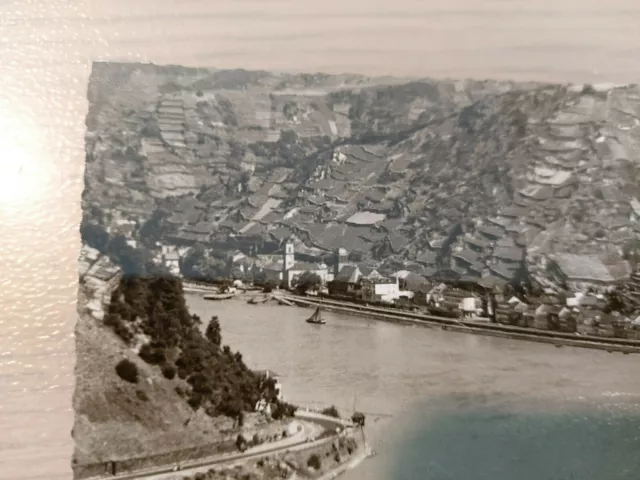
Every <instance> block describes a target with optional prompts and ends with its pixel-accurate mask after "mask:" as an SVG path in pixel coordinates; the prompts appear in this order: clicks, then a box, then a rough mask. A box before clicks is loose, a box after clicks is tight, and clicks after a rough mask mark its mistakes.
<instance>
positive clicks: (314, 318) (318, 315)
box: [307, 307, 327, 325]
mask: <svg viewBox="0 0 640 480" xmlns="http://www.w3.org/2000/svg"><path fill="white" fill-rule="evenodd" d="M307 323H312V324H314V325H324V324H325V323H327V321H326V320H325V319H324V318H322V311H321V310H320V307H318V308H316V311H315V312H313V315H311V316H310V317H309V318H307Z"/></svg>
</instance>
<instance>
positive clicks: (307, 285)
mask: <svg viewBox="0 0 640 480" xmlns="http://www.w3.org/2000/svg"><path fill="white" fill-rule="evenodd" d="M291 283H292V286H293V287H294V288H295V289H296V290H297V291H298V292H299V293H306V292H308V291H309V290H317V289H318V288H320V286H321V285H322V278H320V276H319V275H318V274H317V273H314V272H304V273H302V274H300V275H297V276H295V277H294V278H293V281H292V282H291Z"/></svg>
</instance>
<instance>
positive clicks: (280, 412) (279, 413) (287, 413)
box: [271, 402, 298, 420]
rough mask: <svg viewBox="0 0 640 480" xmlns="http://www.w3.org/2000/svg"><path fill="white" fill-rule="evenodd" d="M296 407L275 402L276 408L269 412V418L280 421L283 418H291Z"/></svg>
mask: <svg viewBox="0 0 640 480" xmlns="http://www.w3.org/2000/svg"><path fill="white" fill-rule="evenodd" d="M297 409H298V407H296V406H294V405H291V404H289V403H286V402H277V403H276V407H275V408H274V409H273V411H272V412H271V418H273V419H274V420H280V419H282V418H285V417H293V416H294V414H295V413H296V410H297Z"/></svg>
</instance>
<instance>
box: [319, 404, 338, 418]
mask: <svg viewBox="0 0 640 480" xmlns="http://www.w3.org/2000/svg"><path fill="white" fill-rule="evenodd" d="M320 413H321V414H322V415H327V416H328V417H333V418H340V412H338V409H337V408H336V407H335V406H334V405H331V406H330V407H328V408H325V409H324V410H322V411H321V412H320Z"/></svg>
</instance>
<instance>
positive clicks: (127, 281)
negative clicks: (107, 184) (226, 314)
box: [105, 276, 295, 419]
mask: <svg viewBox="0 0 640 480" xmlns="http://www.w3.org/2000/svg"><path fill="white" fill-rule="evenodd" d="M105 323H106V324H107V325H110V326H112V327H113V328H114V330H115V332H116V333H117V334H118V335H119V336H120V337H122V339H123V340H124V341H125V342H131V341H132V340H133V337H134V335H135V334H136V333H137V332H140V333H144V334H146V335H147V337H148V338H149V343H148V344H146V345H145V346H144V347H143V348H142V349H141V350H140V357H141V358H142V359H143V360H144V361H146V362H147V363H150V364H152V365H159V366H160V368H161V369H162V373H163V375H164V376H165V377H166V378H173V377H174V376H175V375H176V373H177V375H178V376H179V377H180V378H181V379H183V380H186V382H187V383H188V384H189V385H190V389H188V391H186V392H185V397H186V400H187V401H188V402H189V404H190V405H191V406H192V407H193V408H194V409H197V408H200V407H202V408H204V409H205V411H206V412H207V413H208V414H210V415H226V416H229V417H232V418H236V419H238V418H239V417H240V415H241V414H242V412H243V411H252V410H253V408H254V406H255V404H256V402H257V401H258V400H259V399H260V398H265V399H266V400H267V401H269V402H272V403H275V404H276V407H275V408H274V415H273V416H274V418H275V417H277V416H284V415H292V414H293V412H294V411H295V410H294V408H293V407H291V406H290V405H287V404H279V403H278V401H277V396H276V390H275V382H274V381H273V379H267V378H266V377H265V376H263V375H261V374H257V373H255V372H253V371H252V370H250V369H249V368H248V367H247V366H246V364H245V363H244V361H243V359H242V355H241V354H240V353H238V352H232V351H231V349H230V348H229V347H228V346H223V345H222V335H221V331H220V324H219V323H218V320H217V318H215V317H214V318H213V319H212V320H211V322H210V323H209V325H208V327H207V329H206V333H205V334H204V335H203V334H202V333H201V331H200V330H199V328H198V324H199V323H200V322H199V319H198V318H197V317H196V316H194V315H191V314H190V313H189V311H188V309H187V306H186V303H185V298H184V294H183V290H182V283H181V281H180V280H179V279H176V278H170V277H152V278H150V277H139V276H125V277H123V279H122V281H121V283H120V285H119V286H118V288H117V289H116V290H115V291H114V292H113V294H112V296H111V302H110V304H109V307H108V310H107V314H106V316H105ZM174 359H175V360H174Z"/></svg>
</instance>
